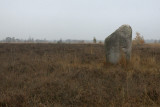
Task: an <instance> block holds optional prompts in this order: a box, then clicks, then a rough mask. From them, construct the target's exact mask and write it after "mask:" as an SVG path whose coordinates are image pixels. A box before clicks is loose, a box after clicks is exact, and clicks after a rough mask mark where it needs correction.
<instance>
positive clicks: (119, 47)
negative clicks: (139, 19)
mask: <svg viewBox="0 0 160 107" xmlns="http://www.w3.org/2000/svg"><path fill="white" fill-rule="evenodd" d="M131 48H132V28H131V27H130V26H129V25H122V26H121V27H119V29H117V30H116V31H115V32H113V33H112V34H111V35H110V36H108V37H107V38H106V39H105V54H106V61H107V62H110V63H113V64H117V63H118V62H119V61H120V59H121V57H122V55H123V56H124V57H125V58H126V60H127V61H128V60H130V56H131Z"/></svg>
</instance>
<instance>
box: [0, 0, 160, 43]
mask: <svg viewBox="0 0 160 107" xmlns="http://www.w3.org/2000/svg"><path fill="white" fill-rule="evenodd" d="M159 4H160V1H158V0H141V1H138V0H130V1H128V0H120V1H116V0H101V1H97V0H88V1H85V0H77V1H75V0H69V1H65V0H45V1H43V0H14V1H13V0H5V1H0V40H2V39H5V38H6V37H15V38H19V39H28V38H34V39H46V40H59V39H62V40H67V39H72V40H92V39H93V37H96V39H97V40H104V39H105V38H106V37H107V36H109V35H110V34H111V33H113V32H114V31H115V30H116V29H118V28H119V27H120V26H121V25H123V24H129V25H130V26H131V27H132V30H133V33H132V38H134V37H135V35H136V32H139V33H140V34H141V35H142V36H143V37H144V39H157V40H159V39H160V20H159V19H160V14H159V11H160V5H159Z"/></svg>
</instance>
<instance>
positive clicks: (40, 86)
mask: <svg viewBox="0 0 160 107" xmlns="http://www.w3.org/2000/svg"><path fill="white" fill-rule="evenodd" d="M159 65H160V45H157V44H156V45H147V44H144V45H136V46H133V52H132V59H131V62H130V63H128V62H125V61H123V60H122V61H121V62H120V63H119V64H117V65H111V64H106V62H105V56H104V46H103V45H101V44H92V45H91V44H86V45H85V44H84V45H83V44H81V45H80V44H75V45H74V44H0V106H1V107H21V106H26V107H33V106H35V107H44V106H47V107H52V106H55V107H61V106H62V107H66V106H78V107H83V106H90V107H94V106H95V107H97V106H102V107H106V106H113V107H114V106H120V107H131V106H133V107H135V106H160V66H159Z"/></svg>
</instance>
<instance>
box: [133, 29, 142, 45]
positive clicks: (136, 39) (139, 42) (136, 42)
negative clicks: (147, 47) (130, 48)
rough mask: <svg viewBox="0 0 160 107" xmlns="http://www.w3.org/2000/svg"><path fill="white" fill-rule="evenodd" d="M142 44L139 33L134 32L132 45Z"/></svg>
mask: <svg viewBox="0 0 160 107" xmlns="http://www.w3.org/2000/svg"><path fill="white" fill-rule="evenodd" d="M144 43H145V41H144V38H143V36H141V35H140V33H139V32H136V37H135V38H134V40H133V42H132V44H134V45H141V44H144Z"/></svg>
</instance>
